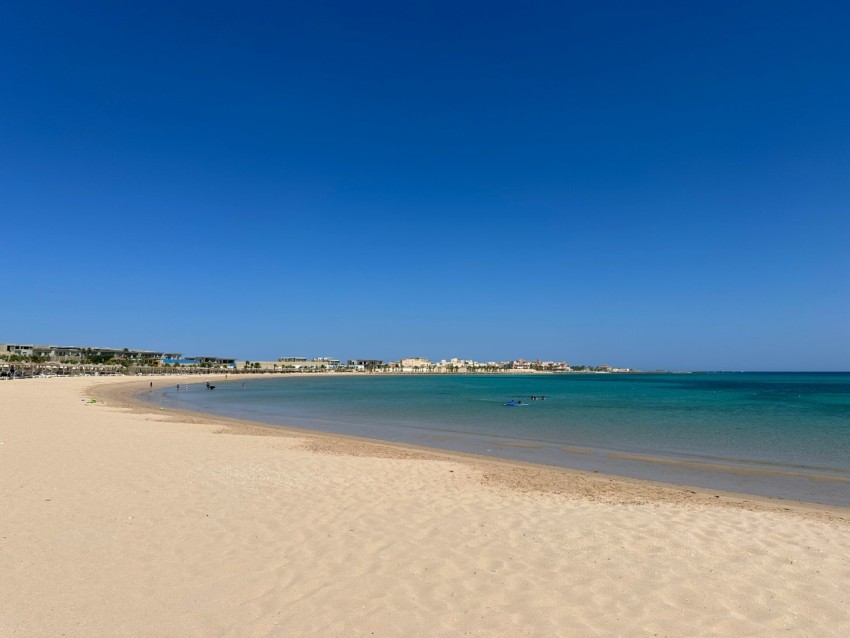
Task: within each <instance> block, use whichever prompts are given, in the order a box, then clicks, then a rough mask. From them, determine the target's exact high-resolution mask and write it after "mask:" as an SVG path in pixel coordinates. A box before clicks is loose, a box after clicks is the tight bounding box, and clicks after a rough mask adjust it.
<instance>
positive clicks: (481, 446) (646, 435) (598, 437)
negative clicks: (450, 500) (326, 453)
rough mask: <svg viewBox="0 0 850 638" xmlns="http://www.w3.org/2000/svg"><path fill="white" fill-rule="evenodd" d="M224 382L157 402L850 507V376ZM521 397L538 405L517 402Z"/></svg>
mask: <svg viewBox="0 0 850 638" xmlns="http://www.w3.org/2000/svg"><path fill="white" fill-rule="evenodd" d="M243 381H244V383H245V387H242V382H243ZM216 385H217V387H216V389H215V390H214V391H212V392H209V391H207V390H206V389H205V387H204V385H203V384H199V385H192V386H190V389H189V390H188V391H186V390H182V391H180V392H177V391H176V390H175V388H173V387H172V388H170V389H166V390H165V391H162V392H160V393H159V394H158V395H156V396H155V397H154V398H155V400H158V401H160V402H161V403H162V404H163V405H164V406H166V407H170V406H173V407H180V408H184V409H195V410H201V411H205V412H213V413H218V414H224V415H228V416H234V417H239V418H245V419H251V420H255V421H262V422H266V423H271V424H281V425H293V426H297V427H303V428H310V429H319V430H323V431H328V432H335V433H342V434H350V435H355V436H364V437H371V438H377V439H382V440H389V441H397V442H403V443H414V444H418V445H426V446H430V447H439V448H445V449H450V450H457V451H464V452H473V453H479V454H487V455H491V456H500V457H506V458H512V459H519V460H526V461H533V462H537V463H544V464H552V465H559V466H564V467H574V468H577V469H585V470H590V471H599V472H605V473H611V474H619V475H624V476H633V477H637V478H646V479H654V480H661V481H667V482H673V483H681V484H689V485H697V486H702V487H710V488H714V489H721V490H732V491H740V492H750V493H755V494H761V495H765V496H774V497H784V498H794V499H801V500H806V501H812V502H820V503H826V504H835V505H844V506H850V374H845V373H715V374H710V373H709V374H658V375H650V374H635V375H616V374H606V375H602V374H565V375H522V376H519V375H492V376H483V375H482V376H479V375H434V376H431V375H408V376H381V375H372V376H338V377H313V376H310V375H303V376H302V375H297V376H296V375H292V376H291V377H288V378H283V379H279V378H275V379H270V378H266V379H263V378H254V377H249V378H247V379H246V378H244V377H236V380H235V381H233V382H229V383H217V384H216ZM532 395H535V396H538V397H540V396H545V397H546V398H545V400H540V399H538V400H536V401H532V400H531V399H530V397H531V396H532ZM511 399H522V400H523V401H524V402H526V403H528V405H527V406H523V407H504V405H503V404H504V403H505V402H506V401H508V400H511ZM635 457H640V458H635Z"/></svg>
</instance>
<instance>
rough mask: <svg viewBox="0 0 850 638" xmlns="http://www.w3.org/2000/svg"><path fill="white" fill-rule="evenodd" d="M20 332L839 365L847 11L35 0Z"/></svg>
mask: <svg viewBox="0 0 850 638" xmlns="http://www.w3.org/2000/svg"><path fill="white" fill-rule="evenodd" d="M3 16H4V17H3V20H2V21H0V36H2V37H0V53H1V54H2V56H3V59H4V61H5V63H4V64H3V66H2V69H0V78H2V82H0V115H2V117H0V211H2V219H3V231H4V238H3V252H2V260H3V261H2V263H3V265H4V269H5V272H6V273H7V281H8V282H9V284H10V285H9V286H7V290H6V292H5V294H4V297H3V302H2V304H0V329H2V331H3V332H4V333H5V335H4V336H5V337H6V338H10V339H11V338H14V339H19V340H22V341H27V342H32V343H97V344H103V345H104V346H111V347H125V346H126V347H130V348H133V347H152V348H157V349H162V350H163V351H173V350H176V351H182V352H190V353H213V354H219V355H221V356H239V357H245V358H247V359H262V358H266V357H276V356H280V355H283V354H287V353H289V354H292V355H299V354H306V355H307V356H314V355H315V356H322V355H327V356H334V357H338V358H341V359H349V358H350V359H355V358H376V359H391V358H393V357H400V356H425V357H430V358H432V359H439V358H443V357H447V356H448V357H452V356H457V357H461V358H469V359H474V360H483V361H488V360H512V359H518V358H537V357H540V358H542V359H552V360H566V361H570V362H573V361H575V362H577V363H588V364H601V363H610V364H612V365H623V366H628V367H634V368H639V369H669V370H695V369H696V370H765V371H771V370H847V369H850V294H848V290H850V250H848V248H847V247H848V246H850V180H848V179H847V175H848V169H850V118H848V117H847V113H850V75H848V73H847V69H848V68H850V46H848V44H847V34H846V25H847V24H848V23H850V5H848V4H847V3H838V2H824V3H818V4H817V6H814V5H812V4H810V3H805V2H802V1H799V2H798V1H789V2H776V3H743V4H742V3H723V2H721V3H712V4H710V5H709V4H706V5H691V4H676V3H648V4H647V3H641V4H629V3H625V4H623V3H611V2H600V3H575V2H565V3H553V4H549V3H532V4H521V5H520V4H516V3H499V2H496V3H492V2H490V3H486V4H485V3H478V2H460V3H457V2H453V3H443V2H429V3H421V4H420V3H390V2H368V3H358V4H351V3H342V2H333V1H332V2H322V3H306V4H305V3H278V4H274V5H272V6H269V5H267V4H265V3H255V2H252V1H250V0H249V1H247V2H244V3H240V4H239V5H229V4H226V3H216V2H212V3H200V2H181V3H177V4H175V3H163V2H156V1H154V2H149V3H144V4H134V3H129V4H127V3H90V2H81V3H67V2H52V1H49V0H48V2H44V3H38V4H27V3H17V4H15V5H14V6H6V7H4V9H3Z"/></svg>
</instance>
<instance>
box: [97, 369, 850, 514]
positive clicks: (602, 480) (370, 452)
mask: <svg viewBox="0 0 850 638" xmlns="http://www.w3.org/2000/svg"><path fill="white" fill-rule="evenodd" d="M314 375H315V376H334V373H332V372H330V373H314ZM264 376H265V377H270V376H276V377H281V378H292V377H291V374H287V373H278V374H277V375H264ZM206 380H209V381H212V380H215V381H216V382H218V383H238V382H240V381H242V379H222V378H221V376H220V375H216V374H212V375H207V376H203V377H199V378H197V380H196V381H195V382H197V383H200V382H203V381H206ZM149 383H150V379H149V378H145V379H142V380H139V379H133V380H128V381H125V382H124V383H123V384H115V385H104V386H99V387H97V388H96V389H93V390H94V391H93V392H92V394H93V395H95V396H98V395H99V396H101V397H103V399H105V400H107V401H111V402H112V404H113V405H114V404H115V403H117V404H118V405H119V406H121V407H126V408H130V409H135V410H139V411H141V412H142V413H145V414H148V415H156V414H161V413H162V412H164V413H165V414H168V415H173V416H175V417H179V420H180V421H186V420H187V419H188V420H190V422H199V420H200V421H202V422H204V423H209V424H216V425H221V426H224V427H226V428H227V431H226V432H224V433H227V434H235V435H248V436H251V435H253V436H286V437H299V438H303V439H306V440H307V441H308V442H307V443H306V445H307V446H308V447H309V448H310V449H313V450H317V451H319V450H321V451H324V452H326V453H330V454H342V455H358V456H359V455H364V456H377V457H381V458H416V459H422V460H435V461H453V462H460V463H465V464H469V465H470V466H472V467H475V468H476V469H479V470H481V471H484V472H487V473H488V474H487V476H488V480H489V481H492V482H494V483H498V484H504V485H506V486H508V487H510V488H512V489H517V490H521V491H540V492H545V493H555V494H559V495H568V496H575V497H581V498H591V499H593V498H598V497H599V495H598V494H596V492H597V491H599V490H600V489H604V492H605V493H606V496H605V498H604V499H602V500H605V502H611V503H618V504H629V503H634V502H645V501H646V500H657V501H660V502H666V503H681V502H687V503H697V504H709V505H719V506H724V507H732V508H741V509H749V510H751V511H777V512H780V511H781V512H788V511H795V512H801V513H803V512H804V513H807V514H815V513H820V514H823V515H824V516H826V517H827V518H832V517H836V518H837V519H838V520H843V521H847V522H850V507H842V506H838V505H825V504H821V503H814V502H809V501H801V500H796V499H789V498H781V497H770V496H762V495H758V494H750V493H746V492H737V491H730V490H720V489H711V488H705V487H699V486H692V485H686V484H678V483H667V482H663V481H654V480H647V479H639V478H631V477H627V476H619V475H614V474H605V473H602V472H595V471H593V472H590V471H585V470H581V469H576V468H570V467H563V466H556V465H546V464H540V463H534V462H530V461H523V460H516V459H508V458H503V457H498V456H488V455H480V454H474V453H468V452H461V451H452V450H445V449H442V448H433V447H427V446H423V445H416V444H412V443H399V442H394V441H385V440H380V439H372V438H367V437H360V436H356V435H347V434H337V433H332V432H323V431H320V430H312V429H307V428H299V427H297V426H291V425H278V424H270V423H264V422H261V421H252V420H248V419H239V418H234V417H227V416H224V415H218V414H215V413H210V412H203V411H200V410H185V409H178V408H172V407H169V408H166V409H165V410H156V406H155V405H154V404H153V403H152V402H148V401H145V400H144V399H143V398H141V395H143V394H144V391H145V389H146V386H148V384H149ZM169 385H171V383H170V381H169V382H165V381H160V383H159V384H157V383H156V382H154V389H158V388H164V387H167V386H169ZM124 386H126V387H124ZM623 456H628V457H638V456H640V455H625V454H624V455H623ZM652 459H653V460H654V461H655V462H668V463H685V462H683V461H676V460H672V459H671V460H666V461H665V460H664V459H661V458H655V457H652ZM741 471H745V470H741Z"/></svg>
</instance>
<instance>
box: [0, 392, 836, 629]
mask: <svg viewBox="0 0 850 638" xmlns="http://www.w3.org/2000/svg"><path fill="white" fill-rule="evenodd" d="M167 382H168V383H172V381H167ZM147 384H148V381H147V380H145V381H144V382H143V386H142V384H140V383H138V382H136V385H132V384H131V385H129V386H128V385H127V383H126V381H123V380H113V379H91V378H88V379H85V378H84V379H43V380H39V379H36V380H32V381H14V382H3V383H0V443H2V445H0V490H2V501H0V503H2V507H0V573H1V574H2V575H3V577H2V578H0V601H2V604H0V636H4V637H5V636H59V635H65V636H86V637H90V636H157V637H162V636H199V637H209V636H370V635H376V636H402V635H405V636H410V635H423V636H424V635H427V636H458V635H472V636H475V635H479V636H518V635H534V636H595V635H598V636H609V635H624V636H643V635H659V636H665V635H666V636H684V635H687V636H718V635H721V636H723V635H725V636H740V635H749V636H775V635H779V634H782V635H787V636H846V635H850V599H848V594H847V588H846V587H845V586H844V584H845V583H847V582H850V522H848V521H850V512H848V511H847V510H842V509H835V508H833V509H831V508H825V507H823V508H818V507H812V506H804V505H797V504H793V503H787V502H783V501H771V500H765V499H755V498H751V497H745V496H740V495H731V494H721V493H716V492H703V491H698V490H692V489H686V488H678V487H675V486H664V485H660V484H652V483H640V482H637V481H625V480H619V479H611V478H609V477H604V476H600V475H584V474H580V473H576V472H567V471H560V470H553V469H546V468H540V467H534V466H523V465H519V464H508V463H500V462H496V461H488V460H481V459H472V458H465V457H462V456H459V455H455V456H452V455H448V454H444V453H439V452H429V451H426V450H419V449H413V448H402V447H397V446H383V445H379V444H375V443H369V442H363V441H357V440H349V439H344V438H340V437H331V436H321V435H311V434H304V433H299V432H294V431H293V432H280V431H271V430H269V429H263V428H255V427H252V426H249V425H245V424H240V423H235V422H230V421H226V420H221V419H214V418H207V417H203V416H199V415H186V414H182V413H171V412H169V411H156V412H150V411H145V410H144V409H142V408H139V407H131V406H130V403H129V402H128V400H127V393H128V391H130V390H133V389H136V390H138V389H141V387H144V386H147ZM92 386H95V387H94V388H93V389H90V388H92ZM91 397H98V399H97V402H96V403H90V402H89V400H90V399H91Z"/></svg>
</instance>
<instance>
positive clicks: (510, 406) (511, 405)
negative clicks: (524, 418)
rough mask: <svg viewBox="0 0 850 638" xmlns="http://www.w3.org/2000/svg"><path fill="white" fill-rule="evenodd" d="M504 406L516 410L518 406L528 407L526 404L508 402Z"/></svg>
mask: <svg viewBox="0 0 850 638" xmlns="http://www.w3.org/2000/svg"><path fill="white" fill-rule="evenodd" d="M504 405H506V406H507V407H509V408H518V407H520V406H526V405H528V404H527V403H523V402H522V401H508V402H507V403H505V404H504Z"/></svg>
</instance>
